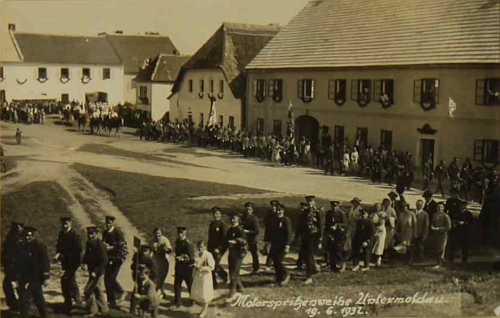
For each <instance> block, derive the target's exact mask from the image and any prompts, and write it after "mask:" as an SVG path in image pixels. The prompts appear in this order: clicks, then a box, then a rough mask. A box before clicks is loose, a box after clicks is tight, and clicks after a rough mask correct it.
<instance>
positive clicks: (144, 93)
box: [139, 86, 149, 105]
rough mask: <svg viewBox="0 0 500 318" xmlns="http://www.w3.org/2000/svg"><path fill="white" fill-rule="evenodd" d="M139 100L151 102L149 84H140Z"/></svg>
mask: <svg viewBox="0 0 500 318" xmlns="http://www.w3.org/2000/svg"><path fill="white" fill-rule="evenodd" d="M139 100H140V101H141V103H142V104H145V105H147V104H149V100H148V87H147V86H139Z"/></svg>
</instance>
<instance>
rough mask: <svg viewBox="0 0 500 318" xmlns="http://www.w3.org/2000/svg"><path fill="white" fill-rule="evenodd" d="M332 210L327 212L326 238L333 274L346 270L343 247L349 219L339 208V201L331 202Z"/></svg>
mask: <svg viewBox="0 0 500 318" xmlns="http://www.w3.org/2000/svg"><path fill="white" fill-rule="evenodd" d="M330 204H331V207H332V208H331V210H329V211H328V212H326V217H325V237H326V246H325V248H326V250H327V251H328V256H329V263H330V269H331V270H332V272H338V271H339V268H338V266H340V271H344V270H345V263H344V256H343V247H344V240H345V236H346V227H347V218H346V215H345V214H344V213H342V211H340V208H339V204H340V203H339V201H331V202H330Z"/></svg>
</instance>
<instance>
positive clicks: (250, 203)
mask: <svg viewBox="0 0 500 318" xmlns="http://www.w3.org/2000/svg"><path fill="white" fill-rule="evenodd" d="M248 207H252V208H253V203H252V202H247V203H245V208H248Z"/></svg>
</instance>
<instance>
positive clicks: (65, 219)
mask: <svg viewBox="0 0 500 318" xmlns="http://www.w3.org/2000/svg"><path fill="white" fill-rule="evenodd" d="M59 219H60V220H61V222H63V223H66V222H69V221H71V219H72V218H71V216H62V217H60V218H59Z"/></svg>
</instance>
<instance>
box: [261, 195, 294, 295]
mask: <svg viewBox="0 0 500 318" xmlns="http://www.w3.org/2000/svg"><path fill="white" fill-rule="evenodd" d="M265 241H266V243H267V244H269V245H270V246H271V250H270V252H269V255H270V256H271V257H272V259H273V261H274V268H275V272H276V284H277V285H280V286H284V285H286V284H287V283H288V281H289V280H290V275H289V274H288V271H287V269H286V267H285V266H284V265H283V260H284V258H285V255H286V254H287V253H289V252H290V244H291V243H292V223H291V221H290V219H289V218H288V217H287V216H285V206H284V205H283V204H279V205H278V211H277V215H276V217H275V218H274V219H273V220H272V221H270V223H269V231H266V237H265Z"/></svg>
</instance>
